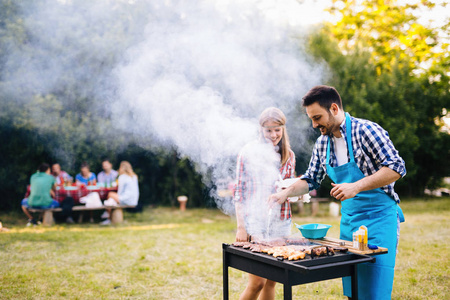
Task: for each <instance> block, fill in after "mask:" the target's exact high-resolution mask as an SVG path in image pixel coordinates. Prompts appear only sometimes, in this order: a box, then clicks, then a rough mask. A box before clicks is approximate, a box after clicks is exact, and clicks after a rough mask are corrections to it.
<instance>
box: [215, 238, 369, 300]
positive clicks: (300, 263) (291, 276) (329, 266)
mask: <svg viewBox="0 0 450 300" xmlns="http://www.w3.org/2000/svg"><path fill="white" fill-rule="evenodd" d="M222 254H223V299H224V300H228V298H229V295H228V267H231V268H235V269H238V270H241V271H244V272H247V273H251V274H254V275H257V276H260V277H263V278H267V279H269V280H272V281H276V282H279V283H282V284H283V286H284V287H283V292H284V299H285V300H287V299H292V286H295V285H299V284H305V283H311V282H316V281H322V280H328V279H334V278H340V277H346V276H351V278H352V279H351V280H352V299H358V284H357V276H356V272H357V270H356V266H357V265H358V264H360V263H365V262H375V258H374V257H371V256H368V255H364V254H357V253H351V252H346V253H341V252H336V253H335V255H333V256H320V257H311V255H306V257H305V259H303V260H297V261H289V260H287V259H280V258H275V257H273V256H271V255H267V254H265V253H255V252H252V251H251V250H249V249H244V248H242V247H236V246H233V245H230V244H225V243H224V244H222Z"/></svg>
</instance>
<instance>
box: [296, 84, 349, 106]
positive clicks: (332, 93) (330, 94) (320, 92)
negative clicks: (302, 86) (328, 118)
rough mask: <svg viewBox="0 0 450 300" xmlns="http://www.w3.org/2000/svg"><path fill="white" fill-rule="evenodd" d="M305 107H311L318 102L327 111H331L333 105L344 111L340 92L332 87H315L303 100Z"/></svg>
mask: <svg viewBox="0 0 450 300" xmlns="http://www.w3.org/2000/svg"><path fill="white" fill-rule="evenodd" d="M302 100H303V102H302V105H303V107H306V106H310V105H311V104H313V103H315V102H318V103H319V105H320V106H321V107H323V108H325V109H326V110H329V109H330V107H331V104H333V103H336V104H337V105H338V106H339V108H340V109H342V100H341V96H340V95H339V93H338V91H336V89H335V88H334V87H332V86H327V85H318V86H315V87H313V88H312V89H310V90H309V91H308V93H306V95H305V96H303V98H302Z"/></svg>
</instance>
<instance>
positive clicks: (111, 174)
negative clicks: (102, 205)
mask: <svg viewBox="0 0 450 300" xmlns="http://www.w3.org/2000/svg"><path fill="white" fill-rule="evenodd" d="M112 167H113V165H112V164H111V162H110V161H109V160H108V159H104V160H103V161H102V169H103V171H101V172H100V173H98V175H97V182H98V183H99V184H101V185H103V186H106V187H110V186H112V185H113V182H115V181H116V178H117V175H119V173H118V172H117V171H116V170H113V168H112Z"/></svg>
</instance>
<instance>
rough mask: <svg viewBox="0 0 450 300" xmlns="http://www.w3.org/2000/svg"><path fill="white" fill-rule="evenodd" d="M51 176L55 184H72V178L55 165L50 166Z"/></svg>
mask: <svg viewBox="0 0 450 300" xmlns="http://www.w3.org/2000/svg"><path fill="white" fill-rule="evenodd" d="M52 174H53V176H54V177H55V179H56V184H58V185H60V184H64V183H69V184H70V183H72V180H73V178H72V176H70V175H69V174H67V172H65V171H63V170H61V166H60V165H59V164H58V163H56V164H53V165H52Z"/></svg>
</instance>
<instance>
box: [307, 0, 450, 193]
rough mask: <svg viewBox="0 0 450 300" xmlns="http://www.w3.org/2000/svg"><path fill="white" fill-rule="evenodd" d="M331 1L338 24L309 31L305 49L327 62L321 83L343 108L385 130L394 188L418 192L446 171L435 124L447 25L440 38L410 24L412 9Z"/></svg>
mask: <svg viewBox="0 0 450 300" xmlns="http://www.w3.org/2000/svg"><path fill="white" fill-rule="evenodd" d="M333 3H334V5H333V7H332V8H331V9H330V11H331V12H332V13H334V14H337V15H339V16H340V18H339V20H338V21H337V22H336V23H325V24H324V25H323V26H321V27H320V28H318V29H317V30H316V31H315V32H314V33H313V34H311V35H310V38H309V42H308V45H309V49H310V51H311V53H313V54H314V56H315V57H316V59H318V60H325V61H326V62H327V63H328V64H329V66H330V68H331V70H332V74H333V75H332V76H331V77H330V80H329V81H330V82H329V84H331V85H334V86H336V87H337V89H338V90H339V92H340V94H341V96H342V98H343V101H344V108H345V109H346V110H347V111H349V112H350V113H353V114H355V115H356V116H358V117H361V118H366V119H370V120H373V121H375V122H377V123H379V124H380V125H381V126H383V127H384V128H385V129H387V130H388V132H389V134H390V136H391V139H392V140H393V142H394V144H395V145H396V148H397V149H398V150H399V152H400V154H401V156H402V157H403V158H404V160H405V162H406V166H407V170H408V175H407V177H406V178H405V179H404V180H401V181H399V184H398V190H400V191H403V192H407V193H409V194H415V195H417V194H422V193H423V189H424V187H425V186H433V185H436V184H438V183H439V181H440V179H441V178H442V177H444V176H448V174H449V173H450V172H449V170H450V169H449V166H448V163H446V162H447V161H448V158H449V149H450V148H449V142H450V135H449V133H448V132H441V131H440V125H439V122H436V120H441V119H442V118H443V117H444V115H445V112H446V111H448V106H449V101H448V99H449V89H450V78H449V75H450V74H449V73H448V72H447V73H446V72H445V70H448V67H449V55H448V50H446V49H448V41H447V40H446V38H442V36H444V37H445V36H449V35H448V28H444V32H447V34H446V35H445V34H444V35H442V31H439V30H438V29H437V28H429V27H426V26H423V25H420V24H418V22H417V17H415V16H414V15H413V11H414V10H416V9H417V8H418V7H419V6H418V5H409V4H401V3H398V2H397V1H346V2H342V1H333ZM421 5H425V6H430V5H432V4H431V3H429V2H427V1H423V2H422V4H421ZM445 30H446V31H445Z"/></svg>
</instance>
